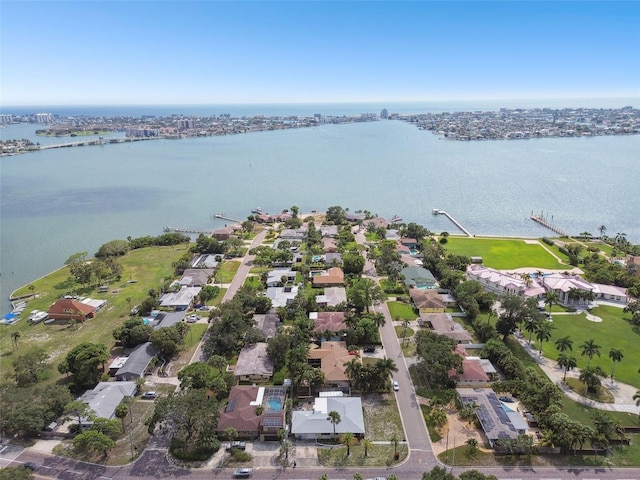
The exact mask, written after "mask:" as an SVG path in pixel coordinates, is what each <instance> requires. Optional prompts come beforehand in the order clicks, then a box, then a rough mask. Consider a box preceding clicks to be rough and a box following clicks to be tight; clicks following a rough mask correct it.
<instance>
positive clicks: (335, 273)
mask: <svg viewBox="0 0 640 480" xmlns="http://www.w3.org/2000/svg"><path fill="white" fill-rule="evenodd" d="M312 283H313V286H314V287H339V286H342V285H344V272H343V271H342V269H341V268H339V267H333V268H330V269H328V270H327V271H326V273H325V274H324V275H322V274H321V275H313V280H312Z"/></svg>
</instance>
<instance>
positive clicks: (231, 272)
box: [216, 260, 240, 283]
mask: <svg viewBox="0 0 640 480" xmlns="http://www.w3.org/2000/svg"><path fill="white" fill-rule="evenodd" d="M239 268H240V262H239V261H237V260H231V261H228V262H222V264H221V265H220V268H219V269H218V271H217V272H216V282H218V283H231V281H232V280H233V277H234V276H235V274H236V272H237V271H238V269H239Z"/></svg>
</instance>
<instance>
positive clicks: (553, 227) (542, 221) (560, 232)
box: [531, 214, 569, 237]
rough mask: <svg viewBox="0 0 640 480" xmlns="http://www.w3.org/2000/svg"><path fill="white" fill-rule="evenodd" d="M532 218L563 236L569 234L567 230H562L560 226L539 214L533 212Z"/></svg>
mask: <svg viewBox="0 0 640 480" xmlns="http://www.w3.org/2000/svg"><path fill="white" fill-rule="evenodd" d="M531 220H533V221H534V222H537V223H539V224H540V225H542V226H543V227H546V228H548V229H549V230H551V231H552V232H554V233H557V234H558V235H560V236H561V237H568V236H569V234H568V233H567V232H565V231H564V230H562V229H561V228H560V227H556V226H555V225H553V224H551V223H549V222H547V221H546V220H545V219H544V218H542V217H541V216H538V215H534V214H531Z"/></svg>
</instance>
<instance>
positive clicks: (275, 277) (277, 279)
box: [267, 268, 296, 287]
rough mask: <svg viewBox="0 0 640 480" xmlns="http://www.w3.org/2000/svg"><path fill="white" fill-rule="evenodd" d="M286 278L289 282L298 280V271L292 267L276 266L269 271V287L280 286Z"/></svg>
mask: <svg viewBox="0 0 640 480" xmlns="http://www.w3.org/2000/svg"><path fill="white" fill-rule="evenodd" d="M283 278H284V279H286V281H287V283H294V282H295V281H296V272H295V271H293V270H291V269H290V268H274V269H273V270H270V271H269V272H268V273H267V287H279V286H280V285H282V280H283Z"/></svg>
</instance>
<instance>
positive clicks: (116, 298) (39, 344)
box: [0, 244, 189, 384]
mask: <svg viewBox="0 0 640 480" xmlns="http://www.w3.org/2000/svg"><path fill="white" fill-rule="evenodd" d="M188 248H189V246H188V245H186V244H185V245H179V246H175V247H150V248H142V249H137V250H133V251H131V252H129V253H127V255H125V256H124V257H120V258H119V259H118V261H119V262H120V263H121V265H122V267H123V273H122V279H121V280H120V281H119V282H117V283H112V284H111V285H109V287H110V290H109V292H108V293H98V292H97V291H96V287H95V286H93V287H83V286H82V285H80V284H78V283H76V282H75V281H74V280H72V279H71V278H70V277H69V270H68V268H66V267H64V268H61V269H58V270H56V271H54V272H52V273H50V274H49V275H47V276H45V277H43V278H40V279H38V280H35V281H33V282H31V283H30V285H33V286H34V287H35V290H34V295H35V298H32V299H31V298H27V299H26V301H27V308H26V309H25V311H24V312H23V314H22V316H21V320H20V321H19V322H17V323H16V324H14V325H11V326H6V327H3V328H2V329H1V330H0V371H2V372H11V371H12V370H13V367H12V363H13V361H14V360H15V359H16V358H17V356H18V355H24V354H26V353H30V352H33V351H35V350H37V349H42V350H44V351H45V353H47V354H48V355H49V357H50V363H51V367H52V368H51V369H50V370H49V371H48V372H47V375H46V376H47V378H48V379H47V380H46V381H47V382H55V381H57V380H58V379H59V378H60V377H61V375H60V373H59V372H58V370H57V369H56V368H55V367H56V366H57V365H58V363H59V362H60V361H61V360H62V359H63V358H64V356H65V355H66V354H67V352H68V351H69V350H70V349H71V348H72V347H73V346H75V345H77V344H79V343H81V342H96V343H104V344H105V345H107V346H108V347H109V348H111V347H113V345H114V343H115V341H114V339H113V335H112V332H113V330H114V329H115V328H116V327H119V326H120V325H122V323H123V322H124V320H125V318H128V317H129V311H130V309H131V307H132V306H133V305H137V304H139V303H140V302H141V301H142V300H143V299H144V298H146V297H147V295H148V291H149V289H151V288H157V287H158V285H160V284H161V283H162V281H163V280H164V279H168V278H174V277H175V276H174V272H173V268H172V266H171V265H172V263H173V262H175V261H176V260H178V259H179V258H180V257H181V256H182V255H183V254H184V253H185V252H186V251H187V249H188ZM129 280H136V281H135V282H131V283H129ZM69 293H76V294H78V295H81V296H88V297H91V298H96V299H105V300H107V301H108V302H109V303H108V305H107V307H105V308H104V309H103V311H101V312H99V313H98V314H97V315H96V317H95V318H92V319H89V320H87V321H86V322H84V323H82V324H77V325H74V326H72V327H69V326H67V325H44V324H43V323H39V324H37V325H33V326H30V325H29V322H28V321H27V317H28V316H29V313H30V312H31V310H36V309H37V310H47V309H48V308H49V305H51V304H52V303H53V302H55V301H56V299H58V298H60V297H61V296H63V295H65V294H69ZM29 294H30V291H29V289H28V285H26V286H24V287H22V288H20V289H19V290H17V291H16V293H15V295H29ZM14 332H18V333H19V334H20V338H19V341H18V349H17V351H16V350H14V349H13V348H12V345H11V338H12V334H13V333H14ZM9 380H10V379H9V378H8V377H7V375H2V376H0V384H4V383H6V382H7V381H9Z"/></svg>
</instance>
